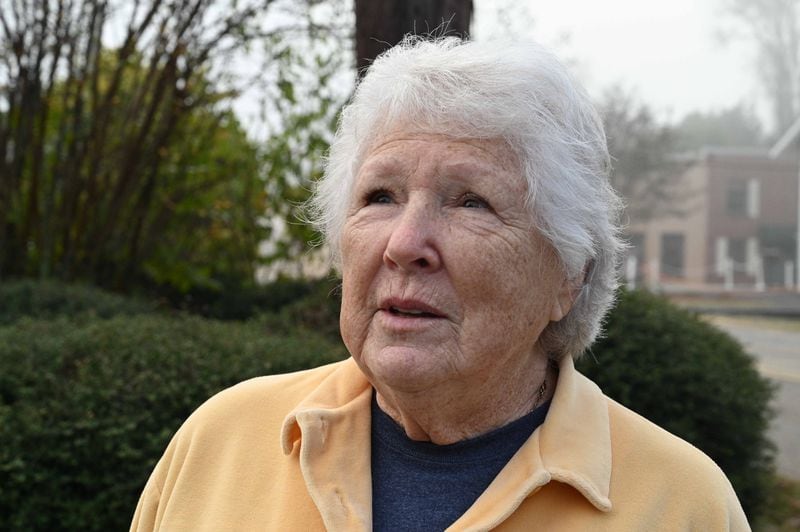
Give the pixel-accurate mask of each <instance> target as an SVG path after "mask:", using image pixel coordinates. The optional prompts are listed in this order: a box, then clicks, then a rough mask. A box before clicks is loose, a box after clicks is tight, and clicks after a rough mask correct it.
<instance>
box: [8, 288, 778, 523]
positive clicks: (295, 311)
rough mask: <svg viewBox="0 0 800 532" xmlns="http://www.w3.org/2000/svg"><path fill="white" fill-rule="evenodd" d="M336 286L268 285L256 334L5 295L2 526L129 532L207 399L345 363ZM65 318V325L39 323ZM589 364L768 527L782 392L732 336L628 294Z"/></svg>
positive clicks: (61, 297)
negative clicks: (156, 469)
mask: <svg viewBox="0 0 800 532" xmlns="http://www.w3.org/2000/svg"><path fill="white" fill-rule="evenodd" d="M335 286H336V283H333V282H329V281H324V282H319V283H314V284H307V285H306V286H300V285H295V284H292V283H289V284H283V285H280V286H279V287H278V286H276V287H272V288H269V287H268V288H265V289H264V292H263V293H264V294H266V293H275V294H282V295H281V297H278V298H276V300H275V301H273V302H272V303H269V305H272V306H271V307H270V308H274V309H276V311H275V312H271V313H269V314H265V315H262V316H260V317H259V318H258V319H256V320H253V321H251V322H248V323H240V322H226V323H223V322H217V321H211V320H206V319H203V318H200V317H187V316H183V315H163V314H156V313H152V312H151V310H152V308H153V307H152V305H147V304H143V303H139V302H135V301H133V302H132V301H129V300H127V299H124V298H121V297H119V296H113V295H109V294H107V293H105V292H101V291H98V290H95V289H91V288H87V287H77V288H76V287H65V286H63V285H62V286H58V285H52V284H45V285H36V284H27V285H26V283H19V284H18V286H16V287H15V286H14V285H2V286H0V324H2V323H6V324H9V323H11V324H13V325H12V326H6V327H0V530H9V529H11V530H18V529H24V530H51V529H80V530H119V529H125V528H126V527H127V524H128V521H129V519H130V517H131V513H132V511H133V508H134V506H135V503H136V499H137V497H138V494H139V492H140V490H141V488H142V486H143V484H144V481H145V479H146V478H147V475H148V474H149V472H150V470H151V468H152V467H153V465H154V463H155V460H156V459H157V458H158V457H159V456H160V454H161V453H162V452H163V449H164V447H165V446H166V443H167V441H168V439H169V437H170V436H171V434H172V433H173V432H174V430H175V429H176V428H177V427H178V426H179V425H180V423H181V422H182V421H183V420H184V419H185V417H186V416H187V415H188V414H189V413H190V412H191V411H192V410H193V409H194V408H196V407H197V406H198V405H199V404H200V403H201V402H203V401H204V400H205V399H206V398H208V397H209V396H211V395H212V394H213V393H215V392H216V391H218V390H220V389H222V388H225V387H227V386H229V385H231V384H233V383H235V382H238V381H240V380H243V379H245V378H248V377H250V376H255V375H262V374H268V373H280V372H287V371H293V370H297V369H301V368H306V367H311V366H316V365H320V364H323V363H326V362H330V361H333V360H336V359H339V358H342V357H344V356H345V351H344V347H343V346H342V345H341V342H340V340H338V316H339V297H338V291H337V290H336V289H335ZM9 294H11V296H9ZM26 294H27V295H26ZM256 299H257V298H256ZM264 307H265V305H261V304H258V305H255V304H254V305H250V304H249V303H248V304H247V305H245V306H244V307H238V306H235V305H234V308H236V309H242V308H244V309H245V310H246V313H248V314H249V313H251V312H255V311H257V310H258V309H259V308H260V309H263V308H264ZM239 311H240V310H236V312H237V313H238V312H239ZM60 313H65V314H67V315H68V316H71V318H66V317H60V318H54V319H50V320H41V319H31V318H30V316H38V317H51V316H55V315H58V314H60ZM20 315H22V316H29V317H27V318H26V317H23V318H20ZM76 316H77V317H79V319H75V317H76ZM104 317H111V318H110V319H102V318H104ZM579 368H580V369H581V370H582V371H583V372H584V373H586V374H588V375H589V376H590V377H591V378H592V379H593V380H595V381H596V382H597V383H598V384H599V385H600V386H601V387H602V388H603V390H604V391H605V392H606V393H607V394H608V395H610V396H611V397H613V398H615V399H617V400H618V401H620V402H621V403H623V404H625V405H627V406H628V407H630V408H632V409H633V410H635V411H637V412H639V413H641V414H642V415H644V416H645V417H647V418H648V419H651V420H653V421H654V422H656V423H658V424H659V425H661V426H663V427H665V428H667V429H668V430H670V431H671V432H673V433H675V434H677V435H678V436H681V437H682V438H684V439H686V440H688V441H690V442H692V443H693V444H695V445H696V446H697V447H699V448H700V449H702V450H703V451H705V452H706V453H707V454H709V455H710V456H711V457H712V458H713V459H714V460H715V461H716V462H717V463H718V464H719V465H720V466H721V467H722V469H723V470H724V471H725V472H726V473H727V475H728V476H729V478H730V479H731V481H732V483H733V485H734V487H735V489H736V491H737V493H738V495H739V497H740V499H741V501H742V503H743V505H744V507H745V511H746V512H747V513H748V516H750V518H751V519H754V518H755V517H757V516H758V515H759V513H760V512H761V509H762V507H763V503H764V499H765V497H768V496H769V493H771V490H770V489H769V487H770V482H771V473H772V455H771V446H770V444H769V442H768V441H767V440H766V430H767V425H768V421H769V410H768V407H767V405H768V403H769V400H770V397H771V394H772V388H771V386H770V385H769V383H768V382H767V381H766V380H765V379H763V378H761V377H760V376H759V375H758V373H757V371H756V370H755V368H754V365H753V360H752V359H751V358H750V357H749V356H748V355H747V354H746V353H745V352H744V351H743V350H742V348H741V346H740V345H739V344H737V343H736V342H735V341H734V340H732V339H731V338H730V337H729V336H728V335H726V334H724V333H722V332H720V331H718V330H717V329H715V328H714V327H712V326H710V325H707V324H705V323H704V322H702V321H700V320H699V319H698V318H697V317H696V316H694V315H692V314H690V313H688V312H686V311H683V310H680V309H678V308H677V307H675V306H673V305H671V304H669V303H668V302H666V301H665V300H663V299H661V298H658V297H656V296H652V295H650V294H647V293H641V292H632V293H628V292H622V293H621V294H620V300H619V304H618V306H617V307H616V308H615V309H614V310H613V311H612V313H611V315H610V317H609V320H608V324H607V334H606V336H605V338H603V339H602V340H600V341H598V342H597V343H596V344H595V345H594V346H593V348H592V352H591V353H589V354H587V355H586V356H585V357H584V359H583V360H582V361H581V363H580V364H579Z"/></svg>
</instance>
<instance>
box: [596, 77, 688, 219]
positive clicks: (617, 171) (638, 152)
mask: <svg viewBox="0 0 800 532" xmlns="http://www.w3.org/2000/svg"><path fill="white" fill-rule="evenodd" d="M598 108H599V110H600V113H601V115H602V117H603V123H604V125H605V129H606V136H607V137H608V149H609V152H610V153H611V157H612V173H611V182H612V184H613V185H614V188H616V189H617V191H618V192H619V193H620V194H621V195H622V196H623V198H625V200H626V204H627V214H628V216H630V218H631V219H633V220H637V221H645V220H647V219H650V218H655V217H658V216H661V215H664V214H667V213H671V212H674V204H675V201H674V200H675V199H676V197H677V195H678V191H677V190H676V186H675V184H676V181H677V178H678V176H679V174H680V172H681V171H682V169H683V166H682V164H681V163H680V162H678V160H677V159H676V158H675V151H676V137H675V132H674V131H673V129H672V128H671V127H670V126H669V125H666V124H660V123H659V122H658V121H657V120H656V118H655V116H654V115H653V112H652V111H651V110H650V108H649V107H647V106H646V105H645V104H643V103H640V102H639V101H637V99H636V98H635V97H634V96H632V95H631V94H629V93H627V92H625V91H624V90H623V89H622V88H620V87H612V88H611V89H609V90H607V91H606V92H605V93H604V94H603V96H602V98H601V99H600V101H599V102H598Z"/></svg>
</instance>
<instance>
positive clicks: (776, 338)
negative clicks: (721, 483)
mask: <svg viewBox="0 0 800 532" xmlns="http://www.w3.org/2000/svg"><path fill="white" fill-rule="evenodd" d="M709 319H710V321H712V322H713V323H714V324H715V325H717V326H718V327H720V328H722V329H724V330H725V331H727V332H728V333H729V334H731V335H732V336H734V337H735V338H736V339H738V340H739V341H740V342H741V343H742V345H744V346H745V348H746V349H747V350H748V351H749V352H750V353H752V354H753V355H754V356H755V357H756V358H757V359H758V368H759V370H760V371H761V373H762V374H763V375H764V376H766V377H769V378H770V379H772V380H773V381H775V382H776V383H777V384H778V390H777V393H776V394H775V399H774V402H773V407H774V408H775V411H776V416H775V419H774V420H773V422H772V426H771V427H770V436H771V438H772V441H774V442H775V444H776V445H777V446H778V454H777V457H776V464H777V467H778V471H779V472H780V473H781V474H782V475H784V476H787V477H791V478H794V479H797V480H800V330H789V328H785V329H786V330H781V329H780V328H778V326H779V325H780V324H778V326H775V325H770V323H769V322H766V321H762V320H759V319H755V320H747V319H742V318H729V317H722V316H714V317H710V318H709Z"/></svg>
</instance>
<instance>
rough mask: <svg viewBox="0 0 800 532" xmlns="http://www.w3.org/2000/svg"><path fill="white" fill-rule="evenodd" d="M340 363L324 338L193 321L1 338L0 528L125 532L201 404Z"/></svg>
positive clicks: (59, 327) (16, 329)
mask: <svg viewBox="0 0 800 532" xmlns="http://www.w3.org/2000/svg"><path fill="white" fill-rule="evenodd" d="M344 356H345V353H344V348H343V347H342V346H341V345H336V344H334V343H331V342H329V341H327V340H325V339H322V338H319V337H316V336H313V335H309V334H304V335H303V337H302V338H298V337H290V336H287V337H275V336H268V335H267V334H266V332H265V331H264V329H263V327H261V326H258V325H256V324H252V323H251V324H242V323H221V322H214V321H209V320H204V319H202V318H198V317H181V316H177V317H169V316H162V315H157V314H153V315H140V316H119V317H115V318H111V319H108V320H99V319H94V320H82V321H81V322H76V321H74V320H68V319H64V318H62V319H57V320H51V321H34V320H30V319H23V320H20V321H17V322H16V323H15V324H14V326H12V327H4V328H0V442H1V443H0V530H64V529H67V530H124V529H126V528H127V526H128V525H129V522H130V518H131V516H132V512H133V509H134V508H135V505H136V501H137V498H138V495H139V493H140V491H141V489H142V487H143V486H144V482H145V480H146V478H147V476H148V475H149V473H150V471H151V469H152V467H153V466H154V464H155V461H156V460H157V458H158V457H159V456H160V455H161V453H162V452H163V450H164V448H165V447H166V444H167V442H168V440H169V438H170V436H171V435H172V433H173V432H174V431H175V430H176V429H177V427H178V426H179V425H180V424H181V422H182V421H183V420H184V419H185V418H186V417H187V416H188V414H189V413H190V412H191V411H192V410H194V409H195V408H196V407H197V406H198V405H199V404H200V403H202V402H203V401H204V400H205V399H206V398H208V397H209V396H211V395H212V394H214V393H215V392H217V391H219V390H220V389H223V388H225V387H227V386H230V385H232V384H233V383H235V382H238V381H240V380H243V379H245V378H248V377H251V376H255V375H263V374H269V373H282V372H289V371H294V370H298V369H302V368H307V367H311V366H317V365H320V364H324V363H328V362H331V361H334V360H337V359H340V358H342V357H344Z"/></svg>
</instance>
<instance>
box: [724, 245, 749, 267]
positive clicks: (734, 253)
mask: <svg viewBox="0 0 800 532" xmlns="http://www.w3.org/2000/svg"><path fill="white" fill-rule="evenodd" d="M728 253H729V255H728V256H729V257H730V258H731V260H732V261H733V270H734V271H740V270H744V269H745V267H746V265H747V239H746V238H731V239H730V240H729V241H728Z"/></svg>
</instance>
